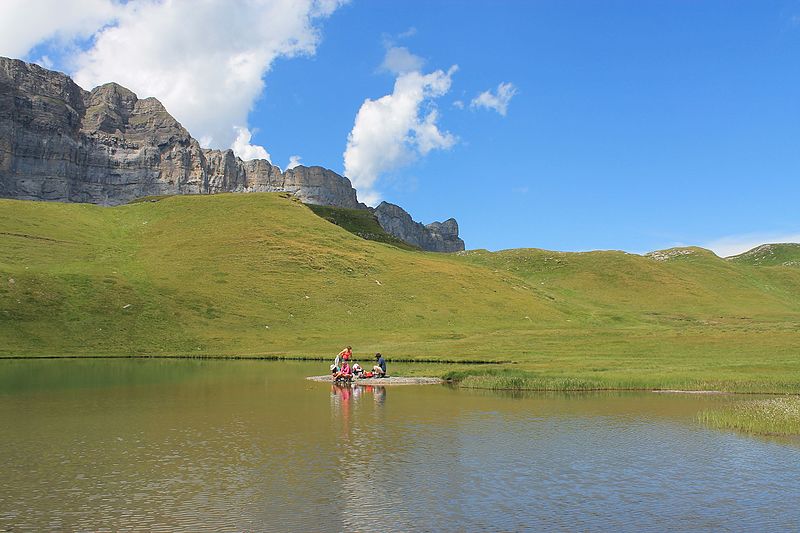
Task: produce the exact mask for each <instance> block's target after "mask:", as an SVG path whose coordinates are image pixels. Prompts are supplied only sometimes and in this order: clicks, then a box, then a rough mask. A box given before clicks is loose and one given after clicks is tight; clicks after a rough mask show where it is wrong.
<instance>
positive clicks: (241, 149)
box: [231, 126, 272, 163]
mask: <svg viewBox="0 0 800 533" xmlns="http://www.w3.org/2000/svg"><path fill="white" fill-rule="evenodd" d="M234 130H235V131H236V139H234V140H233V145H232V146H231V148H233V153H234V154H236V155H237V156H239V157H240V158H241V159H242V161H249V160H251V159H266V160H267V161H269V162H270V163H271V162H272V158H271V157H270V155H269V153H268V152H267V150H266V148H264V147H263V146H259V145H257V144H250V139H251V138H252V136H253V134H252V133H251V132H250V130H249V129H247V128H244V127H241V126H237V127H234Z"/></svg>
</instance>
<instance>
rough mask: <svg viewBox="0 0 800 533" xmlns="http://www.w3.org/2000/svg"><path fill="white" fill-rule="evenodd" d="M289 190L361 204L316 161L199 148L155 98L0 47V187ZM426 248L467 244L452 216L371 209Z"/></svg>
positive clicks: (105, 192) (46, 192)
mask: <svg viewBox="0 0 800 533" xmlns="http://www.w3.org/2000/svg"><path fill="white" fill-rule="evenodd" d="M220 192H289V193H291V194H293V195H294V196H296V197H298V198H299V199H300V200H302V201H303V202H306V203H311V204H319V205H330V206H335V207H346V208H351V209H366V206H365V205H364V204H360V203H359V202H358V200H357V198H356V191H355V189H353V187H352V185H351V183H350V180H348V179H347V178H345V177H342V176H340V175H338V174H336V173H335V172H333V171H331V170H327V169H325V168H322V167H316V166H313V167H304V166H298V167H295V168H292V169H289V170H286V171H285V172H282V171H281V169H280V168H278V167H276V166H274V165H272V164H270V162H269V161H265V160H259V159H256V160H252V161H242V160H241V159H239V158H238V157H236V156H235V155H234V153H233V151H232V150H206V149H203V148H201V147H200V144H199V143H198V142H197V141H196V140H195V139H194V138H192V136H191V135H190V134H189V132H188V131H186V129H185V128H184V127H183V126H181V125H180V123H179V122H178V121H177V120H175V118H173V117H172V115H170V114H169V113H168V112H167V110H166V109H165V108H164V106H163V105H161V102H159V101H158V100H156V99H155V98H143V99H141V100H140V99H139V98H137V96H136V95H135V94H134V93H133V92H131V91H130V90H128V89H126V88H124V87H122V86H120V85H117V84H116V83H108V84H105V85H102V86H100V87H96V88H94V89H93V90H92V91H91V92H87V91H84V90H83V89H81V88H80V87H79V86H78V85H76V84H75V82H73V81H72V79H70V78H69V77H68V76H66V75H65V74H62V73H59V72H53V71H50V70H46V69H44V68H42V67H40V66H38V65H34V64H30V63H25V62H24V61H19V60H16V59H8V58H3V57H0V197H4V198H17V199H21V200H50V201H60V202H85V203H93V204H101V205H117V204H123V203H127V202H129V201H131V200H134V199H136V198H140V197H142V196H153V195H171V194H211V193H220ZM374 212H375V214H376V216H377V218H378V221H379V222H380V224H381V226H383V228H384V229H385V230H386V231H387V232H389V233H390V234H392V235H395V236H396V237H398V238H400V239H403V240H404V241H406V242H408V243H410V244H413V245H416V246H419V247H420V248H422V249H423V250H431V251H441V252H451V251H457V250H463V249H464V241H462V240H461V239H459V238H458V224H457V223H456V221H455V220H453V219H450V220H447V221H445V222H442V223H439V222H434V223H433V224H429V225H428V226H423V225H422V224H419V223H417V222H414V221H413V220H411V217H410V216H409V215H408V213H406V212H405V211H403V210H402V209H401V208H399V207H397V206H395V205H392V204H386V203H384V204H381V206H378V208H377V209H376V210H375V211H374Z"/></svg>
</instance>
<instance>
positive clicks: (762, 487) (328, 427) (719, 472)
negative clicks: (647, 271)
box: [0, 361, 800, 531]
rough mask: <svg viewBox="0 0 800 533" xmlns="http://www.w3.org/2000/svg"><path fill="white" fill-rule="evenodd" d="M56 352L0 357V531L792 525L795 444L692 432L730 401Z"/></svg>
mask: <svg viewBox="0 0 800 533" xmlns="http://www.w3.org/2000/svg"><path fill="white" fill-rule="evenodd" d="M53 364H54V363H53V362H52V361H49V362H36V361H28V362H14V363H13V364H10V365H7V366H3V365H2V364H0V428H3V438H2V439H0V458H2V461H3V487H2V489H0V531H5V530H12V531H17V530H20V531H25V530H33V531H42V530H89V531H94V530H172V531H174V530H190V531H191V530H208V529H217V530H226V531H227V530H248V531H253V530H257V531H263V530H275V531H287V530H299V531H343V530H358V531H391V530H401V531H418V530H435V531H438V530H446V531H453V530H459V531H460V530H467V531H474V530H524V529H531V528H532V529H540V530H542V529H545V530H546V529H556V530H564V529H567V530H574V529H587V530H641V529H647V528H650V529H668V530H670V529H689V530H698V529H720V530H726V529H732V530H738V529H747V530H754V531H756V530H758V531H764V530H797V529H800V511H799V510H798V507H797V505H796V504H797V501H800V486H798V484H797V478H798V477H799V476H800V449H798V446H797V445H796V444H795V445H786V444H783V443H777V442H767V441H763V440H758V439H753V438H749V437H744V436H741V435H737V434H732V433H723V432H716V431H710V430H707V429H705V428H703V427H700V426H699V425H697V423H696V421H695V414H696V413H697V411H698V410H700V409H703V408H705V407H707V406H708V405H709V404H713V403H714V402H724V401H729V400H728V399H725V398H707V397H706V398H699V397H664V396H660V395H654V394H646V393H641V394H619V393H609V394H597V393H595V394H570V395H565V394H524V395H506V394H496V393H491V392H488V391H465V390H454V389H448V388H446V387H439V386H427V387H419V386H409V387H397V388H392V389H391V391H389V390H388V389H389V387H384V386H364V385H356V386H353V387H338V386H331V385H329V384H326V383H312V382H308V381H305V380H304V379H303V378H304V377H305V376H308V375H315V374H319V365H314V364H303V363H254V362H210V363H199V364H198V363H196V362H183V361H170V362H161V361H152V362H148V361H145V362H142V361H121V362H106V361H94V362H81V363H80V364H74V365H73V364H66V363H63V364H62V363H55V365H54V366H51V365H53ZM4 373H6V375H3V374H4ZM59 373H62V374H63V377H64V380H63V382H64V383H65V384H67V385H65V386H58V383H59V379H58V374H59ZM45 378H46V379H45ZM4 384H13V386H11V387H4ZM50 385H53V386H50ZM389 393H391V395H392V400H391V401H389V402H387V401H386V397H387V395H388V394H389Z"/></svg>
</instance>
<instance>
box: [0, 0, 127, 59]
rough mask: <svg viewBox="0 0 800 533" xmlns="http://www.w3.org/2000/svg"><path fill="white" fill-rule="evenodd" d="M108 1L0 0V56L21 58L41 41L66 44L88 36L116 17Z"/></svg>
mask: <svg viewBox="0 0 800 533" xmlns="http://www.w3.org/2000/svg"><path fill="white" fill-rule="evenodd" d="M118 9H119V6H117V5H115V4H114V2H112V0H37V1H35V2H31V1H30V0H3V1H2V2H0V55H3V56H8V57H25V56H27V54H28V53H29V52H30V50H31V49H32V48H33V47H34V46H36V45H37V44H40V43H42V42H45V41H51V40H52V41H57V42H58V43H59V44H61V45H62V46H68V45H69V44H70V43H71V42H72V41H74V40H76V39H85V38H88V37H90V36H91V35H92V34H93V33H95V32H96V31H97V30H98V29H99V28H101V27H102V26H103V25H105V24H108V23H110V22H111V21H113V20H114V18H115V17H116V13H117V11H118Z"/></svg>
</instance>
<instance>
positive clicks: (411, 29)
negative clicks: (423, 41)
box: [397, 26, 417, 39]
mask: <svg viewBox="0 0 800 533" xmlns="http://www.w3.org/2000/svg"><path fill="white" fill-rule="evenodd" d="M416 34H417V28H415V27H414V26H411V27H409V28H408V29H407V30H406V31H404V32H403V33H399V34H398V35H397V38H398V39H407V38H409V37H413V36H415V35H416Z"/></svg>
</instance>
